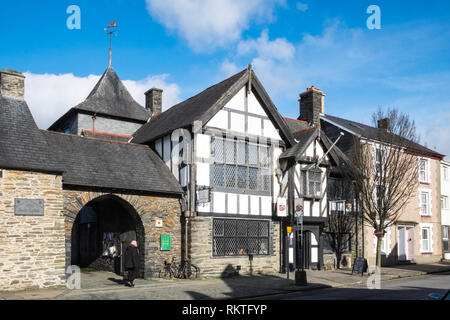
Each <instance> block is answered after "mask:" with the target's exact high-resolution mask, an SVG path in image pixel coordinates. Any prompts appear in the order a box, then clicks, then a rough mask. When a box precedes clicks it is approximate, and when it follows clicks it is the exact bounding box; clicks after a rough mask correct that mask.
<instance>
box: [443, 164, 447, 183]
mask: <svg viewBox="0 0 450 320" xmlns="http://www.w3.org/2000/svg"><path fill="white" fill-rule="evenodd" d="M442 179H443V180H444V181H448V167H446V166H444V167H442Z"/></svg>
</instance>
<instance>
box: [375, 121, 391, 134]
mask: <svg viewBox="0 0 450 320" xmlns="http://www.w3.org/2000/svg"><path fill="white" fill-rule="evenodd" d="M378 128H379V129H384V130H386V131H388V132H390V131H391V119H389V118H385V119H381V120H378Z"/></svg>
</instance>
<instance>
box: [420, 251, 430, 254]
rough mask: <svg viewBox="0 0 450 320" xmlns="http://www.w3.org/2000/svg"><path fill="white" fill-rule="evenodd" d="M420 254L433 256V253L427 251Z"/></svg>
mask: <svg viewBox="0 0 450 320" xmlns="http://www.w3.org/2000/svg"><path fill="white" fill-rule="evenodd" d="M420 254H424V255H431V254H433V252H429V251H425V252H420Z"/></svg>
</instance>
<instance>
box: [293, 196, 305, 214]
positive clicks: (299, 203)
mask: <svg viewBox="0 0 450 320" xmlns="http://www.w3.org/2000/svg"><path fill="white" fill-rule="evenodd" d="M303 208H304V207H303V198H300V199H295V213H294V215H295V216H296V217H299V216H301V215H302V214H303Z"/></svg>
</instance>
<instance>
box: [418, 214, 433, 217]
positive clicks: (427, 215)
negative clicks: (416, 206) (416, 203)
mask: <svg viewBox="0 0 450 320" xmlns="http://www.w3.org/2000/svg"><path fill="white" fill-rule="evenodd" d="M420 216H421V217H431V216H432V215H431V214H422V213H420Z"/></svg>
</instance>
